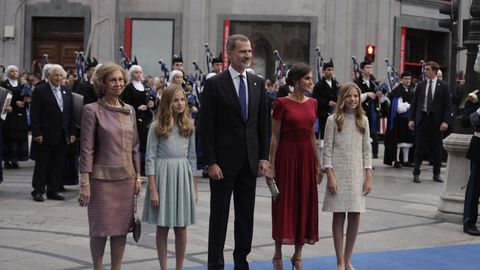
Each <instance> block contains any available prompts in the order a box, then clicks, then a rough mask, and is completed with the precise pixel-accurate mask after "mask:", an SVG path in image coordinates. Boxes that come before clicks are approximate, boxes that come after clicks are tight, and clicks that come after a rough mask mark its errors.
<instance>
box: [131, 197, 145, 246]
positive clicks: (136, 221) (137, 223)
mask: <svg viewBox="0 0 480 270" xmlns="http://www.w3.org/2000/svg"><path fill="white" fill-rule="evenodd" d="M128 231H129V232H131V233H132V236H133V240H135V242H137V243H138V241H139V240H140V235H141V234H142V222H141V220H140V218H139V217H138V216H137V198H136V197H135V201H134V205H133V217H132V225H131V226H130V229H129V230H128Z"/></svg>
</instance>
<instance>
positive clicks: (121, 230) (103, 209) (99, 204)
mask: <svg viewBox="0 0 480 270" xmlns="http://www.w3.org/2000/svg"><path fill="white" fill-rule="evenodd" d="M134 194H135V179H134V178H130V179H122V180H103V179H94V178H93V179H90V203H89V204H88V225H89V228H90V233H89V235H90V236H91V237H106V236H121V235H127V233H128V229H129V227H130V223H131V221H132V217H133V201H134Z"/></svg>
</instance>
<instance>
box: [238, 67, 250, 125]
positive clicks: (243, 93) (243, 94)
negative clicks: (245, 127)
mask: <svg viewBox="0 0 480 270" xmlns="http://www.w3.org/2000/svg"><path fill="white" fill-rule="evenodd" d="M239 78H240V86H239V87H238V99H239V100H240V108H241V109H242V116H243V121H244V122H247V118H248V115H247V88H246V87H245V82H244V81H243V75H241V74H240V75H239Z"/></svg>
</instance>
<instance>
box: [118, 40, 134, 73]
mask: <svg viewBox="0 0 480 270" xmlns="http://www.w3.org/2000/svg"><path fill="white" fill-rule="evenodd" d="M118 50H119V51H120V66H122V67H123V69H125V70H126V71H128V70H129V69H130V66H131V63H130V59H128V56H127V54H126V53H125V49H124V48H123V46H120V48H118Z"/></svg>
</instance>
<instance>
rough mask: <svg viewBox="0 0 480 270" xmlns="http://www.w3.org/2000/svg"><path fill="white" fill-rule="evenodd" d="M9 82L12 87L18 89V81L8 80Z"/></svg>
mask: <svg viewBox="0 0 480 270" xmlns="http://www.w3.org/2000/svg"><path fill="white" fill-rule="evenodd" d="M8 82H9V83H10V85H11V86H13V87H17V86H18V80H12V79H10V78H8Z"/></svg>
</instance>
